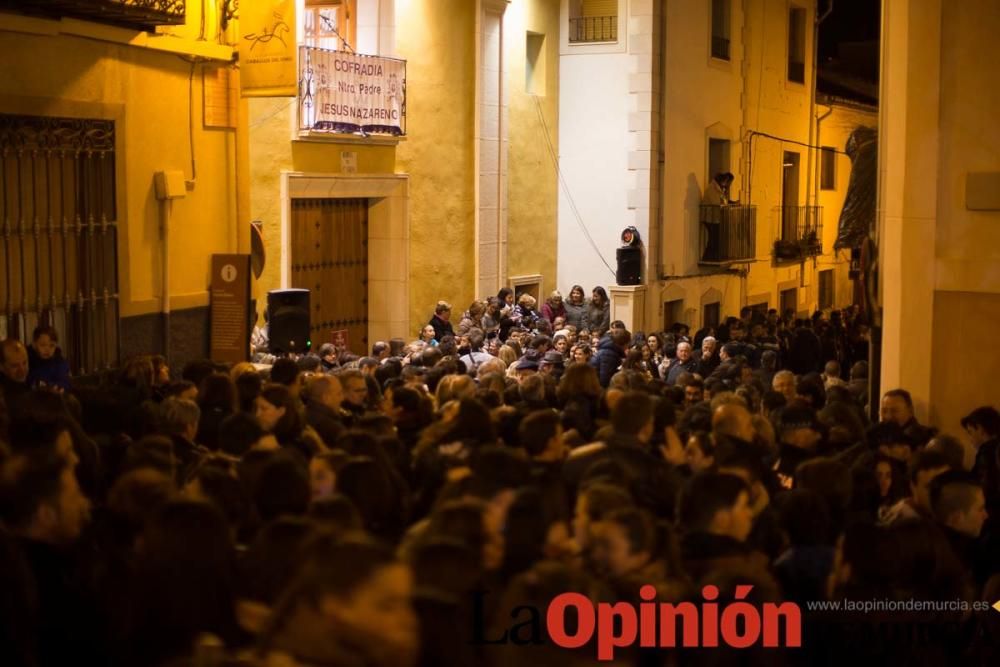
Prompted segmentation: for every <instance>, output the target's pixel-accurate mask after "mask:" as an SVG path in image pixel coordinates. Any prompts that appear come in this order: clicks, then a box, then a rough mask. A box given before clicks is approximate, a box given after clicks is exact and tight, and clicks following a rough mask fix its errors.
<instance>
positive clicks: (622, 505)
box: [573, 480, 635, 552]
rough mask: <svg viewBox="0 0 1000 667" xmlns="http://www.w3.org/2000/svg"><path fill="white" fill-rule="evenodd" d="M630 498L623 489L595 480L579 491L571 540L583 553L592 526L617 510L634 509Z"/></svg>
mask: <svg viewBox="0 0 1000 667" xmlns="http://www.w3.org/2000/svg"><path fill="white" fill-rule="evenodd" d="M634 505H635V503H634V500H633V499H632V496H631V495H630V494H629V492H628V491H626V490H625V489H624V488H622V487H620V486H618V485H616V484H613V483H609V482H606V481H600V480H595V481H594V482H592V483H590V484H588V485H585V486H584V487H583V488H581V489H580V492H579V493H578V494H577V496H576V506H575V508H574V513H573V539H574V541H575V542H576V545H577V548H578V549H580V550H581V551H583V552H586V551H587V549H589V547H590V544H591V535H592V527H593V525H594V524H595V523H596V522H598V521H600V520H601V519H603V518H604V517H605V516H607V515H608V514H610V513H611V512H614V511H616V510H619V509H626V508H628V507H634Z"/></svg>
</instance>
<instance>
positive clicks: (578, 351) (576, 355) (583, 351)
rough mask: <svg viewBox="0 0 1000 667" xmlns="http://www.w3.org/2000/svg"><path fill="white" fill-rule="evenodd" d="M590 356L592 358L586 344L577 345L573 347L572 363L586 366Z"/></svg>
mask: <svg viewBox="0 0 1000 667" xmlns="http://www.w3.org/2000/svg"><path fill="white" fill-rule="evenodd" d="M591 356H593V351H592V350H591V348H590V345H588V344H587V343H577V344H576V345H574V346H573V353H572V359H573V363H576V364H586V363H587V362H589V361H590V357H591Z"/></svg>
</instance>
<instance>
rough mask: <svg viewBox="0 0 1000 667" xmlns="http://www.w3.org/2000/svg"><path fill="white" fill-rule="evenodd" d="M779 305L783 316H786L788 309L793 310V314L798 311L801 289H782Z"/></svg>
mask: <svg viewBox="0 0 1000 667" xmlns="http://www.w3.org/2000/svg"><path fill="white" fill-rule="evenodd" d="M779 296H780V298H779V305H780V307H781V316H782V317H784V316H785V315H786V314H787V313H788V311H791V312H792V316H793V317H794V316H795V314H796V313H797V312H798V305H799V290H798V289H797V288H795V287H792V288H791V289H783V290H781V294H780V295H779Z"/></svg>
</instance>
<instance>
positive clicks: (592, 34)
mask: <svg viewBox="0 0 1000 667" xmlns="http://www.w3.org/2000/svg"><path fill="white" fill-rule="evenodd" d="M617 41H618V0H570V3H569V43H570V44H581V43H586V42H617Z"/></svg>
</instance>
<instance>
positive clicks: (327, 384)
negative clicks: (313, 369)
mask: <svg viewBox="0 0 1000 667" xmlns="http://www.w3.org/2000/svg"><path fill="white" fill-rule="evenodd" d="M302 400H303V402H305V404H306V405H308V406H316V405H322V406H323V407H324V408H326V409H327V410H330V411H332V412H334V413H335V414H336V413H337V412H338V411H339V410H340V404H341V403H343V402H344V389H343V387H342V386H341V383H340V378H339V377H338V376H335V375H319V376H316V377H313V378H310V380H309V383H308V384H306V387H305V389H304V390H303V391H302Z"/></svg>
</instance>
